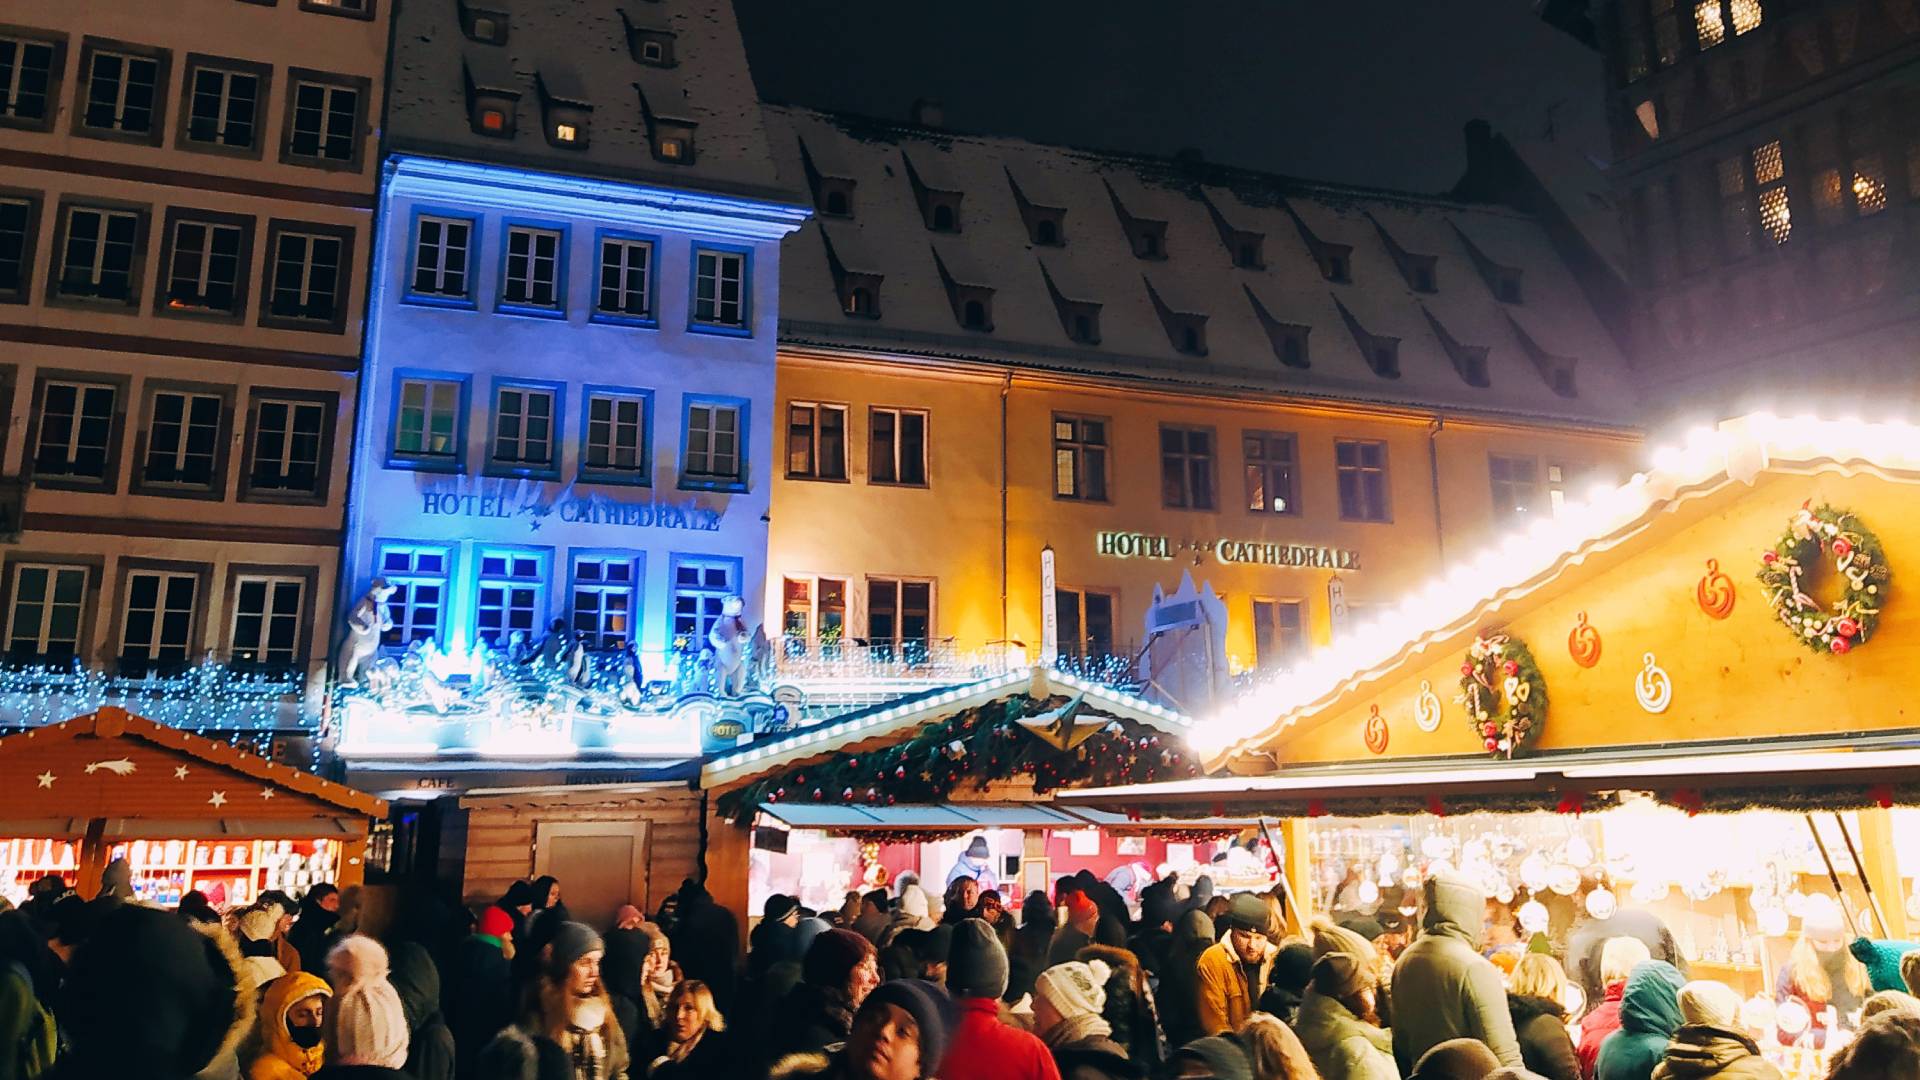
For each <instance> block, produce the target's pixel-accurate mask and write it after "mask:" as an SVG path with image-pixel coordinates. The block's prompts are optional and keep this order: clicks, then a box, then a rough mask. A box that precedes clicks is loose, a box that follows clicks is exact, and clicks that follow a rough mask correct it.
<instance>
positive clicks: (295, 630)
mask: <svg viewBox="0 0 1920 1080" xmlns="http://www.w3.org/2000/svg"><path fill="white" fill-rule="evenodd" d="M306 592H307V583H306V582H305V581H304V580H302V579H300V578H297V577H281V576H254V575H242V576H241V577H239V578H237V579H236V580H235V581H234V584H233V629H232V634H233V637H232V641H233V662H234V663H236V664H247V665H253V666H261V667H286V666H289V665H291V664H293V663H294V662H295V661H296V660H298V659H299V657H300V612H301V609H302V607H303V606H304V602H305V599H306Z"/></svg>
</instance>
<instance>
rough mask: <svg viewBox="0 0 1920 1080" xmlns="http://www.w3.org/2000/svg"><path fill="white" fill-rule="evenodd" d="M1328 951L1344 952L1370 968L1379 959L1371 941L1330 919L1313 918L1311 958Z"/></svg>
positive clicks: (1318, 957)
mask: <svg viewBox="0 0 1920 1080" xmlns="http://www.w3.org/2000/svg"><path fill="white" fill-rule="evenodd" d="M1328 953H1346V954H1347V955H1349V956H1352V957H1355V958H1356V959H1358V960H1359V961H1360V962H1361V963H1363V964H1365V965H1366V966H1367V967H1370V968H1371V967H1373V966H1375V965H1376V964H1377V963H1378V962H1379V959H1380V954H1379V952H1378V951H1377V950H1375V949H1374V947H1373V942H1372V941H1370V940H1368V939H1367V938H1365V937H1363V936H1361V935H1360V934H1359V933H1358V932H1356V931H1353V930H1349V929H1347V928H1346V927H1344V926H1340V925H1338V924H1336V923H1334V922H1333V921H1332V920H1330V919H1326V918H1317V919H1315V920H1313V958H1314V959H1315V960H1318V959H1320V958H1321V957H1323V956H1325V955H1327V954H1328Z"/></svg>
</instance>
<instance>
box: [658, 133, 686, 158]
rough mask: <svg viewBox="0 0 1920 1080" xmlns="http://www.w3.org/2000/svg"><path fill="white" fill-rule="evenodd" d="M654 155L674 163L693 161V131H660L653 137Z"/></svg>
mask: <svg viewBox="0 0 1920 1080" xmlns="http://www.w3.org/2000/svg"><path fill="white" fill-rule="evenodd" d="M653 156H654V157H657V158H659V159H660V160H661V161H664V162H667V163H669V164H672V165H688V164H691V163H692V162H693V132H692V131H684V132H664V131H663V132H660V133H659V134H656V135H655V136H654V138H653Z"/></svg>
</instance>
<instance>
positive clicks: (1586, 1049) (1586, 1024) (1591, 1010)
mask: <svg viewBox="0 0 1920 1080" xmlns="http://www.w3.org/2000/svg"><path fill="white" fill-rule="evenodd" d="M1651 959H1653V951H1652V950H1651V949H1649V948H1647V943H1646V942H1644V941H1641V940H1640V939H1639V938H1635V937H1616V938H1608V939H1607V943H1606V944H1605V945H1602V946H1601V947H1600V986H1601V988H1602V992H1603V993H1604V995H1605V996H1604V997H1603V998H1602V999H1601V1000H1600V1001H1599V1002H1597V1003H1596V1002H1591V1001H1589V1002H1587V1010H1588V1011H1587V1015H1585V1016H1583V1017H1581V1018H1580V1051H1579V1058H1580V1073H1581V1075H1583V1076H1592V1075H1593V1074H1594V1070H1595V1069H1596V1068H1598V1067H1599V1064H1600V1044H1601V1043H1603V1042H1606V1041H1607V1036H1609V1035H1611V1034H1613V1033H1614V1032H1616V1031H1619V1030H1620V998H1621V996H1622V995H1623V994H1625V993H1626V992H1627V977H1628V976H1630V975H1632V974H1633V967H1634V965H1635V964H1638V963H1640V962H1641V961H1643V960H1651Z"/></svg>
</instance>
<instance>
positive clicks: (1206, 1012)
mask: <svg viewBox="0 0 1920 1080" xmlns="http://www.w3.org/2000/svg"><path fill="white" fill-rule="evenodd" d="M1272 970H1273V954H1272V953H1268V954H1267V955H1266V956H1265V957H1263V958H1262V959H1261V961H1260V966H1259V973H1258V976H1257V977H1256V980H1255V985H1252V986H1249V985H1247V972H1246V968H1244V967H1243V966H1241V963H1240V957H1239V956H1237V955H1235V953H1234V951H1233V941H1232V940H1231V939H1230V938H1223V939H1221V940H1220V941H1217V942H1215V943H1214V944H1213V946H1212V947H1211V948H1209V949H1208V950H1207V951H1206V952H1203V953H1201V954H1200V963H1199V966H1198V968H1197V970H1196V972H1195V982H1196V984H1197V986H1198V988H1199V991H1200V994H1199V999H1198V1001H1199V1006H1198V1010H1197V1018H1198V1020H1199V1024H1200V1034H1201V1035H1203V1036H1204V1035H1224V1034H1231V1033H1232V1032H1235V1031H1239V1030H1240V1025H1242V1024H1244V1023H1246V1022H1247V1017H1249V1016H1252V1015H1253V1003H1254V1002H1256V1001H1258V1000H1260V995H1261V994H1262V993H1264V992H1265V991H1266V989H1267V975H1268V973H1269V972H1271V971H1272Z"/></svg>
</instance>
